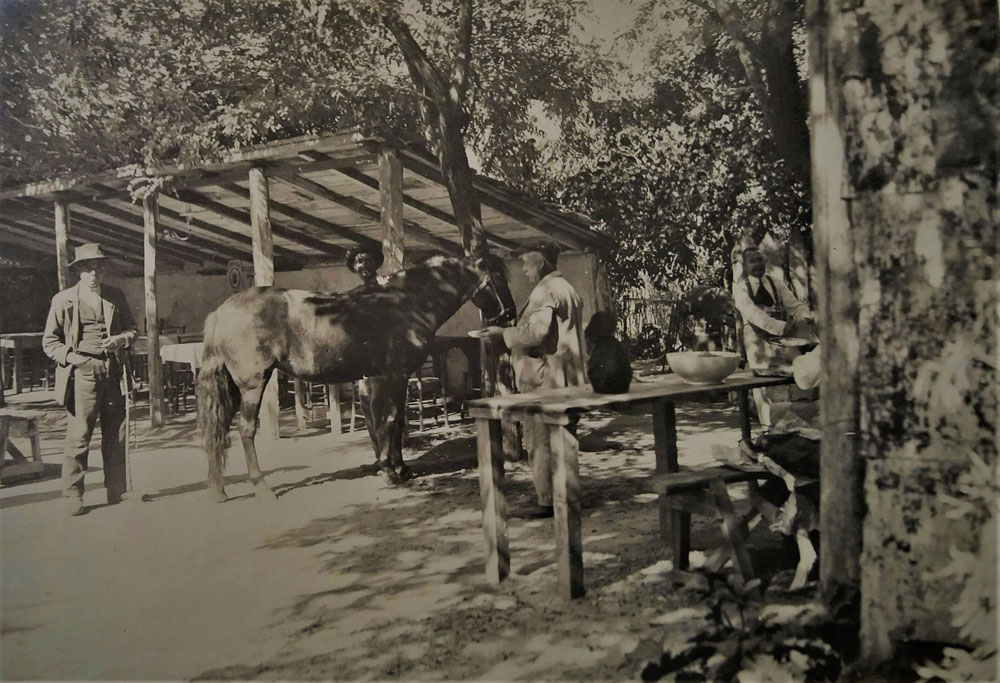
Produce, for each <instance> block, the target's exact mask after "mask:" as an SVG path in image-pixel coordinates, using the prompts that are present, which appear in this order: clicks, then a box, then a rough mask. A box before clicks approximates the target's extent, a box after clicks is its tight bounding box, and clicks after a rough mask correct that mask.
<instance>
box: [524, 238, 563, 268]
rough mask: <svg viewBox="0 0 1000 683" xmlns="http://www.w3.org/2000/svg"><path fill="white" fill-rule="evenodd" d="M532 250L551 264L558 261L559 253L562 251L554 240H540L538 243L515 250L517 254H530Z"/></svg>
mask: <svg viewBox="0 0 1000 683" xmlns="http://www.w3.org/2000/svg"><path fill="white" fill-rule="evenodd" d="M533 251H537V252H538V253H540V254H541V255H542V257H544V258H545V260H546V261H548V262H549V263H551V264H552V265H553V266H554V265H556V264H557V263H558V262H559V254H560V253H561V252H562V247H560V246H559V245H558V244H556V243H555V242H540V243H539V244H533V245H531V246H528V247H524V248H523V249H519V250H518V251H517V255H518V256H524V255H525V254H530V253H531V252H533Z"/></svg>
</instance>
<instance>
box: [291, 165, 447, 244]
mask: <svg viewBox="0 0 1000 683" xmlns="http://www.w3.org/2000/svg"><path fill="white" fill-rule="evenodd" d="M361 175H364V174H363V173H362V174H361ZM273 177H274V178H276V179H278V180H280V181H282V182H284V183H287V184H288V185H291V186H292V187H295V188H297V189H299V190H302V191H303V192H306V193H308V194H310V195H312V196H313V197H316V198H317V199H323V200H326V201H329V202H333V203H335V204H339V205H340V206H343V207H344V208H346V209H350V210H351V211H353V212H354V213H356V214H357V215H359V216H361V217H362V218H364V219H366V220H370V221H372V222H378V223H381V221H382V217H381V214H380V213H379V212H378V211H376V210H375V209H373V208H371V207H370V206H368V204H366V203H365V202H364V201H362V200H360V199H358V198H357V197H352V196H350V195H344V194H340V193H338V192H334V191H333V190H331V189H329V188H327V187H325V186H323V185H320V184H319V183H317V182H314V181H312V180H309V179H308V178H301V177H299V176H297V175H295V174H294V173H287V172H284V171H279V172H278V173H276V174H273ZM365 177H367V176H365ZM371 182H372V188H373V189H374V190H375V191H376V192H377V191H379V184H378V182H376V181H374V180H372V181H371ZM400 182H402V181H400ZM403 201H404V202H405V201H406V199H405V196H404V198H403ZM403 225H404V226H405V228H406V233H407V235H408V236H409V237H410V239H411V240H413V241H415V242H420V243H421V244H424V245H426V246H429V247H431V248H433V249H438V250H440V251H443V252H445V253H446V254H454V255H456V256H458V255H461V254H462V253H463V252H462V247H461V246H460V245H459V244H458V243H456V242H452V241H451V240H449V239H446V238H444V237H441V236H439V235H435V234H434V233H432V232H431V231H429V230H427V229H426V228H424V227H423V226H421V225H418V224H417V223H414V222H413V221H408V220H406V219H403ZM366 239H369V238H366ZM370 241H371V242H375V240H370Z"/></svg>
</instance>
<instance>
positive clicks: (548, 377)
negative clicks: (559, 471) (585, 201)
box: [484, 244, 587, 518]
mask: <svg viewBox="0 0 1000 683" xmlns="http://www.w3.org/2000/svg"><path fill="white" fill-rule="evenodd" d="M558 258H559V248H558V247H557V246H555V245H552V244H546V245H542V246H539V247H532V248H529V249H528V250H526V251H525V252H524V253H523V254H522V255H521V261H522V263H523V265H524V274H525V276H526V277H527V279H528V282H530V283H532V284H534V285H535V287H534V289H532V290H531V294H530V295H528V301H527V303H526V304H525V305H524V308H523V309H522V310H521V313H520V315H519V316H518V323H517V327H499V326H495V325H494V326H490V327H487V328H486V329H485V330H484V336H485V338H486V339H487V340H488V341H490V342H491V343H500V342H501V341H502V342H503V343H504V344H505V345H506V346H507V348H508V349H510V351H511V356H512V358H511V360H512V362H513V365H514V376H515V378H516V380H517V388H518V391H521V392H525V393H526V392H531V391H535V390H536V389H555V388H559V387H568V386H577V385H580V384H586V382H587V373H586V363H585V361H584V355H583V349H584V341H583V306H582V304H581V302H580V295H579V294H577V293H576V290H575V289H573V285H571V284H570V283H569V282H568V281H567V280H566V278H564V277H563V276H562V274H561V273H560V272H559V271H558V270H557V269H556V261H557V260H558ZM524 442H525V443H524V445H525V448H526V449H527V451H528V452H529V453H530V455H531V475H532V479H533V481H534V485H535V493H536V494H537V497H538V504H537V505H535V506H530V507H527V508H525V509H524V510H520V511H516V512H514V513H513V514H512V516H516V517H528V518H542V517H552V515H553V507H552V466H553V462H552V451H551V449H550V448H549V432H548V428H547V427H546V425H545V423H544V422H542V420H541V418H540V417H535V418H534V419H533V420H532V421H530V422H526V423H525V424H524Z"/></svg>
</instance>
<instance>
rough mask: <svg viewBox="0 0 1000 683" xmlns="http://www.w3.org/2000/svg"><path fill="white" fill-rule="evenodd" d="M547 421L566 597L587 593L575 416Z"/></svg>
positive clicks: (558, 566) (559, 569)
mask: <svg viewBox="0 0 1000 683" xmlns="http://www.w3.org/2000/svg"><path fill="white" fill-rule="evenodd" d="M562 420H563V423H562V424H550V423H546V425H545V427H546V429H547V430H548V433H549V446H550V448H551V449H552V458H553V459H554V462H553V466H552V506H553V507H554V508H555V525H554V526H555V532H556V573H557V575H558V579H559V592H560V594H561V595H562V597H563V598H564V599H566V600H572V599H573V598H578V597H580V596H582V595H583V594H584V586H583V532H582V530H581V528H580V463H579V450H580V448H579V442H577V440H576V417H562Z"/></svg>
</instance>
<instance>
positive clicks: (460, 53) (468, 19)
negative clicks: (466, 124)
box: [451, 0, 472, 107]
mask: <svg viewBox="0 0 1000 683" xmlns="http://www.w3.org/2000/svg"><path fill="white" fill-rule="evenodd" d="M456 4H457V5H458V32H457V36H456V43H457V44H456V48H455V67H454V70H453V71H452V74H451V85H452V88H453V89H454V98H455V105H456V106H459V107H461V105H462V103H463V102H464V101H465V94H466V92H468V89H469V68H470V64H471V61H472V0H456Z"/></svg>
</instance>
